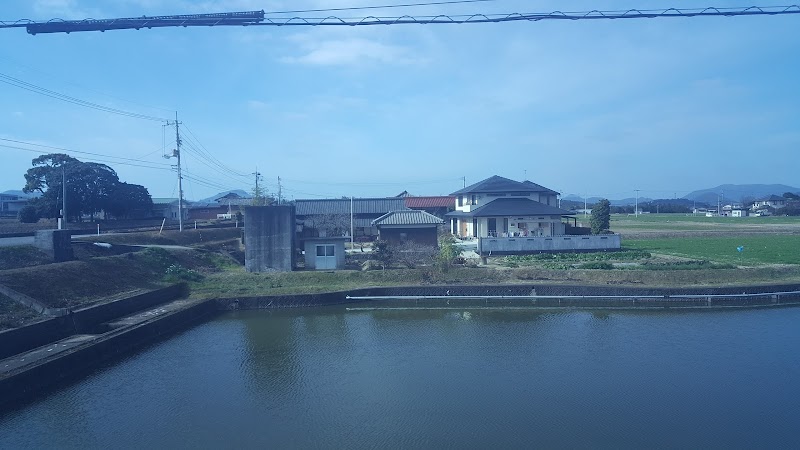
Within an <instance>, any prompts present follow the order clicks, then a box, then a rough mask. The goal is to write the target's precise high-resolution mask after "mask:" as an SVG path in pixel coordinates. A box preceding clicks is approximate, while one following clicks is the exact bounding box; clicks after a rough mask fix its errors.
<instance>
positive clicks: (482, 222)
mask: <svg viewBox="0 0 800 450" xmlns="http://www.w3.org/2000/svg"><path fill="white" fill-rule="evenodd" d="M451 195H452V196H453V197H454V198H455V211H452V212H450V213H447V215H446V216H447V218H449V219H450V230H451V232H452V233H453V234H454V235H457V236H460V237H515V236H521V237H525V236H559V235H563V234H565V231H566V226H565V224H564V223H563V222H562V220H561V219H562V217H570V216H573V215H574V214H573V213H572V212H570V211H567V210H564V209H561V208H558V207H556V206H555V205H556V204H557V202H558V192H556V191H553V190H551V189H548V188H545V187H543V186H540V185H538V184H536V183H532V182H530V181H525V182H519V181H514V180H510V179H508V178H503V177H500V176H497V175H495V176H493V177H490V178H487V179H485V180H483V181H480V182H478V183H475V184H473V185H471V186H467V187H465V188H464V189H461V190H458V191H456V192H454V193H452V194H451Z"/></svg>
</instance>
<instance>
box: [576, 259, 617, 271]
mask: <svg viewBox="0 0 800 450" xmlns="http://www.w3.org/2000/svg"><path fill="white" fill-rule="evenodd" d="M613 268H614V265H613V264H611V263H610V262H605V261H592V262H586V263H583V264H581V265H579V266H578V269H600V270H611V269H613Z"/></svg>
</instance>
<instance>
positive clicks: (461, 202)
mask: <svg viewBox="0 0 800 450" xmlns="http://www.w3.org/2000/svg"><path fill="white" fill-rule="evenodd" d="M458 206H464V196H463V195H459V196H458Z"/></svg>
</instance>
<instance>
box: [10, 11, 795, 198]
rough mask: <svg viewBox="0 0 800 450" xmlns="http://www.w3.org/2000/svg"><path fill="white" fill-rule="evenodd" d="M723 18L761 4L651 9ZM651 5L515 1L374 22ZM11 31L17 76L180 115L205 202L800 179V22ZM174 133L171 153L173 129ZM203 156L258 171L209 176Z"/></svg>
mask: <svg viewBox="0 0 800 450" xmlns="http://www.w3.org/2000/svg"><path fill="white" fill-rule="evenodd" d="M749 1H750V2H752V1H753V0H749ZM391 3H395V4H397V3H413V2H406V1H403V2H400V1H395V0H391V1H386V0H383V1H377V0H372V1H366V0H329V1H321V0H320V1H312V0H296V1H261V0H230V1H196V2H194V1H181V0H118V1H115V2H106V1H88V0H10V1H9V0H6V1H4V2H3V6H4V7H3V8H2V10H1V11H0V19H2V20H14V19H19V18H30V19H50V18H56V17H58V18H67V19H81V18H86V17H94V18H111V17H130V16H139V15H160V14H186V13H199V12H223V11H246V10H260V9H264V10H265V11H276V10H287V9H293V10H294V9H311V8H320V7H323V8H333V7H346V6H359V5H376V4H391ZM637 3H639V5H638V6H639V7H642V6H641V2H637ZM760 3H762V4H764V5H767V4H772V3H771V2H770V3H764V2H760ZM749 4H751V3H748V5H749ZM712 5H713V6H719V7H725V6H741V5H742V3H739V2H731V1H717V2H711V1H709V0H706V1H694V0H691V1H683V0H682V1H680V2H677V1H672V2H667V3H663V2H660V3H659V2H651V3H649V4H648V7H670V6H681V7H692V6H696V7H705V6H712ZM631 6H632V2H619V1H605V2H597V1H592V2H588V1H574V2H569V8H567V7H565V6H564V2H555V1H513V0H497V1H494V2H488V3H473V4H467V5H448V6H444V5H440V6H429V7H416V8H407V9H403V10H398V9H394V10H383V11H374V10H373V11H370V13H371V14H375V15H378V14H380V15H397V14H398V13H400V12H402V13H409V14H426V15H427V14H435V13H440V12H447V13H454V14H459V13H475V12H484V13H492V12H503V13H506V12H529V13H530V12H549V11H552V10H556V9H562V10H574V11H575V10H577V11H579V10H588V9H627V8H629V7H631ZM311 15H314V14H311ZM342 15H345V16H363V15H365V13H364V12H361V11H354V12H346V13H342ZM0 33H2V42H3V45H2V46H0V68H1V69H2V70H0V73H3V74H6V75H10V76H13V77H15V78H18V79H22V80H25V81H27V82H29V83H33V84H36V85H38V86H42V87H45V88H48V89H51V90H54V91H57V92H60V93H63V94H68V95H71V96H73V97H77V98H80V99H82V100H86V101H90V102H93V103H97V104H101V105H106V106H110V107H113V108H118V109H123V110H127V111H133V112H137V113H141V114H147V115H154V116H159V117H162V116H163V117H173V116H174V111H176V110H177V111H178V114H179V118H180V120H181V121H183V122H185V125H186V126H187V129H188V130H189V131H191V132H192V133H193V135H194V136H195V137H196V140H197V141H199V144H194V147H195V148H185V149H184V152H183V155H184V162H185V164H184V167H185V168H186V169H187V170H188V172H189V174H190V176H192V177H194V180H191V179H187V180H186V182H185V184H184V191H185V195H186V197H187V198H189V199H198V198H202V197H206V196H208V195H212V194H214V193H216V192H219V191H221V190H223V189H222V188H231V189H233V188H242V189H246V190H249V189H251V188H252V184H253V181H252V179H253V177H252V176H247V177H245V176H244V175H248V174H250V173H252V172H254V171H255V170H256V167H258V171H259V172H261V173H262V174H263V175H264V179H265V180H264V181H265V183H266V185H267V187H268V189H269V190H270V191H271V192H275V191H276V190H277V186H276V182H277V177H278V176H281V178H282V179H283V186H284V188H285V189H284V194H285V195H286V196H287V197H288V198H314V197H319V196H342V195H357V196H384V195H395V194H397V193H399V192H401V191H403V190H407V191H409V192H411V193H412V194H416V195H437V194H447V193H449V192H452V191H455V190H457V189H459V188H460V187H461V186H462V177H466V182H467V184H471V183H474V182H477V181H479V180H481V179H484V178H486V177H489V176H491V175H494V174H497V175H501V176H505V177H509V178H513V179H520V180H521V179H523V178H524V177H527V178H528V179H530V180H532V181H535V182H537V183H539V184H542V185H544V186H547V187H550V188H553V189H556V190H558V191H560V192H562V193H564V194H578V195H582V194H584V193H585V194H588V195H590V196H605V197H609V198H623V197H632V196H634V190H635V189H639V190H640V191H641V192H640V195H642V196H647V197H660V198H669V197H672V196H674V195H675V194H677V195H678V196H682V195H684V194H686V193H687V192H689V191H692V190H695V189H701V188H707V187H712V186H715V185H718V184H723V183H742V184H744V183H783V184H789V185H794V186H797V185H799V184H800V180H798V175H797V173H798V172H797V168H798V159H800V158H798V156H797V155H798V150H800V89H798V87H797V74H798V73H800V60H799V59H798V58H797V57H796V55H798V54H800V39H798V38H800V15H791V16H783V17H740V18H695V19H657V20H653V19H649V20H625V21H623V20H616V21H580V22H562V21H557V22H556V21H553V22H536V23H527V22H526V23H507V24H475V25H442V26H418V25H404V26H380V27H360V28H352V27H329V28H306V27H296V28H273V27H247V28H241V27H228V28H225V27H217V28H187V29H183V28H166V29H154V30H141V31H135V30H122V31H109V32H106V33H99V32H89V33H72V34H69V35H67V34H48V35H36V36H31V35H28V34H27V33H26V32H25V30H24V29H5V30H0ZM0 98H2V102H0V138H5V139H13V140H18V141H25V142H31V143H37V144H43V145H51V146H56V147H62V148H67V149H73V150H80V151H85V152H93V153H98V154H103V155H111V156H116V157H126V158H134V159H141V160H144V161H148V162H150V163H151V164H160V165H165V164H170V161H168V160H166V159H164V158H162V156H161V155H162V143H163V134H162V130H163V127H162V125H161V124H160V123H158V122H154V121H146V120H139V119H132V118H128V117H122V116H118V115H113V114H108V113H104V112H100V111H95V110H92V109H87V108H82V107H79V106H75V105H72V104H69V103H65V102H61V101H58V100H55V99H51V98H48V97H45V96H41V95H38V94H35V93H31V92H28V91H25V90H22V89H19V88H17V87H13V86H9V85H7V84H3V83H0ZM159 108H161V109H159ZM166 139H167V145H166V146H167V149H168V151H169V150H170V149H172V148H174V129H167V130H166ZM0 144H4V145H12V146H21V147H25V148H28V149H31V148H37V147H30V146H26V145H19V144H14V143H10V142H8V141H0ZM201 145H202V148H203V150H205V151H207V152H208V153H210V154H211V155H213V157H214V158H216V159H217V160H219V161H222V162H223V163H224V165H225V166H226V167H227V168H228V169H231V170H232V172H236V173H237V174H240V175H242V176H239V175H237V174H233V173H232V172H231V171H225V170H219V169H215V168H212V167H209V166H213V165H214V164H210V163H208V161H204V160H203V159H202V158H201V157H200V155H198V147H200V146H201ZM38 149H39V150H47V149H46V148H43V147H38ZM0 154H1V155H2V161H3V164H1V165H0V191H2V190H6V189H19V188H21V187H22V186H23V184H24V178H23V173H24V172H25V170H27V168H28V167H30V161H31V159H32V158H34V157H36V156H37V154H36V153H33V152H29V151H24V150H19V149H11V148H7V147H0ZM73 156H76V157H78V158H79V159H81V158H83V159H87V157H85V155H79V154H73ZM172 162H173V163H174V160H172ZM109 165H111V166H112V167H114V168H115V169H116V170H117V171H118V173H119V174H120V178H121V179H123V180H124V181H127V182H132V183H137V184H142V185H144V186H146V187H147V188H148V189H149V190H150V192H151V194H152V195H153V196H154V197H170V196H176V195H177V189H176V188H177V183H176V177H175V175H174V174H173V173H171V172H170V171H168V170H156V169H149V168H141V167H132V166H124V165H118V164H114V163H109Z"/></svg>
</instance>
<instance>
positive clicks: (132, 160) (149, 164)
mask: <svg viewBox="0 0 800 450" xmlns="http://www.w3.org/2000/svg"><path fill="white" fill-rule="evenodd" d="M0 141H5V142H12V143H15V144H22V145H28V146H32V147H41V148H47V149H50V150H59V151H63V152H68V153H76V154H79V155H89V156H91V157H100V158H103V159H105V160H106V161H109V160H110V162H111V163H114V164H125V165H134V164H132V163H138V164H136V166H138V167H150V168H154V169H167V170H169V165H168V164H159V163H155V162H151V161H145V160H143V159H138V158H126V157H124V156H114V155H106V154H102V153H94V152H87V151H83V150H73V149H68V148H64V147H56V146H52V145H45V144H37V143H34V142H26V141H20V140H16V139H7V138H0ZM5 147H8V148H17V149H20V150H26V149H25V148H22V147H14V146H7V145H6V146H5ZM30 151H36V152H39V153H52V152H50V151H44V150H33V149H30ZM116 160H118V161H116Z"/></svg>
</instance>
